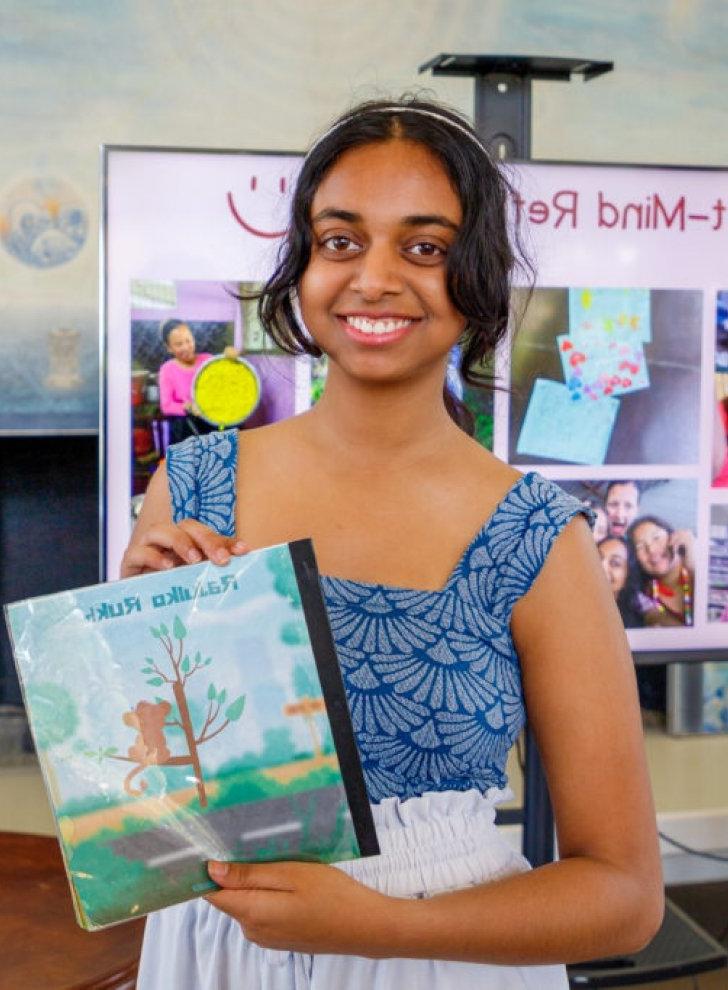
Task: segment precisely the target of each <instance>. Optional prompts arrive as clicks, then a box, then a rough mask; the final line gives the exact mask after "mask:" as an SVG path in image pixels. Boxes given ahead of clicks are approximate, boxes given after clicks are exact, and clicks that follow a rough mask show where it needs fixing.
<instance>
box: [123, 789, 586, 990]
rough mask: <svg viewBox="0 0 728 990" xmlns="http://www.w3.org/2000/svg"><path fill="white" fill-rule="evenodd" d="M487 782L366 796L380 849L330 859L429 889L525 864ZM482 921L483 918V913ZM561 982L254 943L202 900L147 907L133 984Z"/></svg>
mask: <svg viewBox="0 0 728 990" xmlns="http://www.w3.org/2000/svg"><path fill="white" fill-rule="evenodd" d="M505 797H506V794H505V793H504V792H503V791H499V790H496V789H492V790H490V791H488V793H487V794H486V795H485V796H483V795H482V794H480V793H479V792H478V791H475V790H472V791H466V792H464V793H459V792H455V791H447V792H445V793H428V794H424V795H423V796H422V797H418V798H410V799H409V800H407V801H403V802H400V801H399V800H398V799H397V798H387V799H386V800H385V801H382V802H381V804H378V805H374V806H373V809H372V810H373V813H374V822H375V825H376V829H377V836H378V838H379V845H380V848H381V855H379V856H372V857H367V858H366V859H358V860H350V861H347V862H345V863H339V864H337V865H338V867H339V868H340V869H342V870H344V871H345V872H346V873H348V874H349V875H350V876H352V877H354V878H355V879H356V880H359V881H361V883H364V884H366V885H367V886H368V887H372V888H374V889H375V890H378V891H380V892H381V893H383V894H389V895H392V896H394V897H429V896H431V895H433V894H440V893H443V892H445V891H449V890H458V889H461V888H463V887H469V886H474V885H475V884H480V883H486V882H488V881H489V880H496V879H498V878H500V877H504V876H508V875H510V874H514V873H523V872H524V871H526V870H528V869H529V865H528V863H527V862H526V860H525V859H524V858H523V857H522V856H520V855H519V854H518V853H516V852H515V851H514V850H513V849H511V847H510V846H509V845H508V844H507V843H506V841H505V840H504V839H503V837H502V836H501V835H500V834H499V832H498V829H497V828H496V826H495V824H494V819H495V807H496V805H497V804H498V803H499V802H500V801H502V800H503V799H504V798H505ZM483 923H484V924H486V923H487V922H486V921H485V920H484V922H483ZM414 987H427V988H428V990H568V981H567V977H566V970H565V968H564V967H563V966H492V965H483V964H480V963H467V962H447V961H439V960H430V959H364V958H362V957H360V956H332V955H321V956H312V955H308V954H303V953H299V952H282V951H278V950H272V949H261V948H260V947H259V946H257V945H254V944H253V943H252V942H248V941H247V940H246V939H245V937H244V936H243V935H242V932H241V930H240V926H239V925H238V924H237V922H235V921H233V920H232V919H231V918H230V917H229V916H228V915H226V914H223V913H222V912H221V911H218V910H217V909H216V908H214V907H212V905H210V904H208V903H207V901H205V900H201V899H198V900H194V901H187V902H185V903H184V904H178V905H176V906H175V907H172V908H167V909H166V910H164V911H158V912H156V913H155V914H151V915H149V917H148V919H147V925H146V931H145V934H144V946H143V949H142V957H141V963H140V967H139V978H138V983H137V990H172V988H174V990H237V988H240V990H410V988H414Z"/></svg>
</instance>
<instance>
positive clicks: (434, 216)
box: [311, 207, 459, 231]
mask: <svg viewBox="0 0 728 990" xmlns="http://www.w3.org/2000/svg"><path fill="white" fill-rule="evenodd" d="M362 219H363V218H362V215H361V213H352V212H351V210H339V209H335V208H334V207H330V208H329V209H326V210H321V212H320V213H317V214H316V216H315V217H312V218H311V222H312V223H318V222H319V221H320V220H343V221H344V222H345V223H361V221H362ZM401 223H402V224H403V225H404V226H405V227H427V226H431V225H435V226H438V227H446V228H447V229H448V230H454V231H457V230H458V229H459V228H458V225H457V224H456V223H454V222H453V221H452V220H449V219H448V218H447V217H444V216H442V215H441V214H440V213H412V214H410V215H409V216H406V217H402V220H401Z"/></svg>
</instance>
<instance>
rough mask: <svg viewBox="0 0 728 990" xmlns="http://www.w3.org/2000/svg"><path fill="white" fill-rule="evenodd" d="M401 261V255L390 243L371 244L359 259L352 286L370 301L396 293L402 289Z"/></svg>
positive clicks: (363, 297)
mask: <svg viewBox="0 0 728 990" xmlns="http://www.w3.org/2000/svg"><path fill="white" fill-rule="evenodd" d="M400 263H401V259H400V257H399V255H398V254H397V252H396V251H394V250H393V249H392V248H390V247H389V246H388V245H384V244H382V245H375V244H370V245H369V247H368V248H367V249H366V251H364V252H362V254H361V255H360V257H359V259H358V264H357V266H356V270H355V272H354V275H353V277H352V280H351V288H352V289H353V290H354V291H355V292H358V293H359V294H360V295H361V297H362V299H365V300H367V301H368V302H376V301H377V300H378V299H381V298H382V297H383V296H385V295H390V294H391V295H396V294H397V293H399V292H401V291H402V279H401V276H400V274H399V265H400Z"/></svg>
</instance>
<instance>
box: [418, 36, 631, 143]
mask: <svg viewBox="0 0 728 990" xmlns="http://www.w3.org/2000/svg"><path fill="white" fill-rule="evenodd" d="M613 68H614V63H613V62H595V61H592V60H590V59H584V58H546V57H544V56H541V55H453V54H447V53H442V54H440V55H435V57H434V58H431V59H429V60H428V61H427V62H424V63H423V64H422V65H421V66H420V67H419V71H420V72H432V74H433V75H434V76H473V77H474V79H475V115H474V116H475V129H476V130H477V132H478V134H480V136H481V137H482V138H483V141H484V142H485V145H486V147H487V148H488V150H489V151H490V152H491V154H492V155H493V156H494V157H495V158H498V159H506V158H523V159H527V158H530V157H531V84H532V82H533V80H534V79H536V80H545V81H551V82H569V81H570V80H571V78H572V76H575V75H580V76H583V78H584V80H585V81H588V80H589V79H595V78H596V77H597V76H601V75H604V73H606V72H611V70H612V69H613Z"/></svg>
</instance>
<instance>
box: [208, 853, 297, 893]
mask: <svg viewBox="0 0 728 990" xmlns="http://www.w3.org/2000/svg"><path fill="white" fill-rule="evenodd" d="M298 865H300V864H297V863H221V862H219V861H217V860H210V862H209V863H208V864H207V870H208V873H209V874H210V877H211V878H212V879H213V880H214V881H215V883H216V884H218V886H220V887H224V888H225V889H226V890H283V891H286V890H287V891H292V890H295V889H296V884H295V874H296V866H298ZM210 896H211V897H215V896H216V895H214V894H212V895H210Z"/></svg>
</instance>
